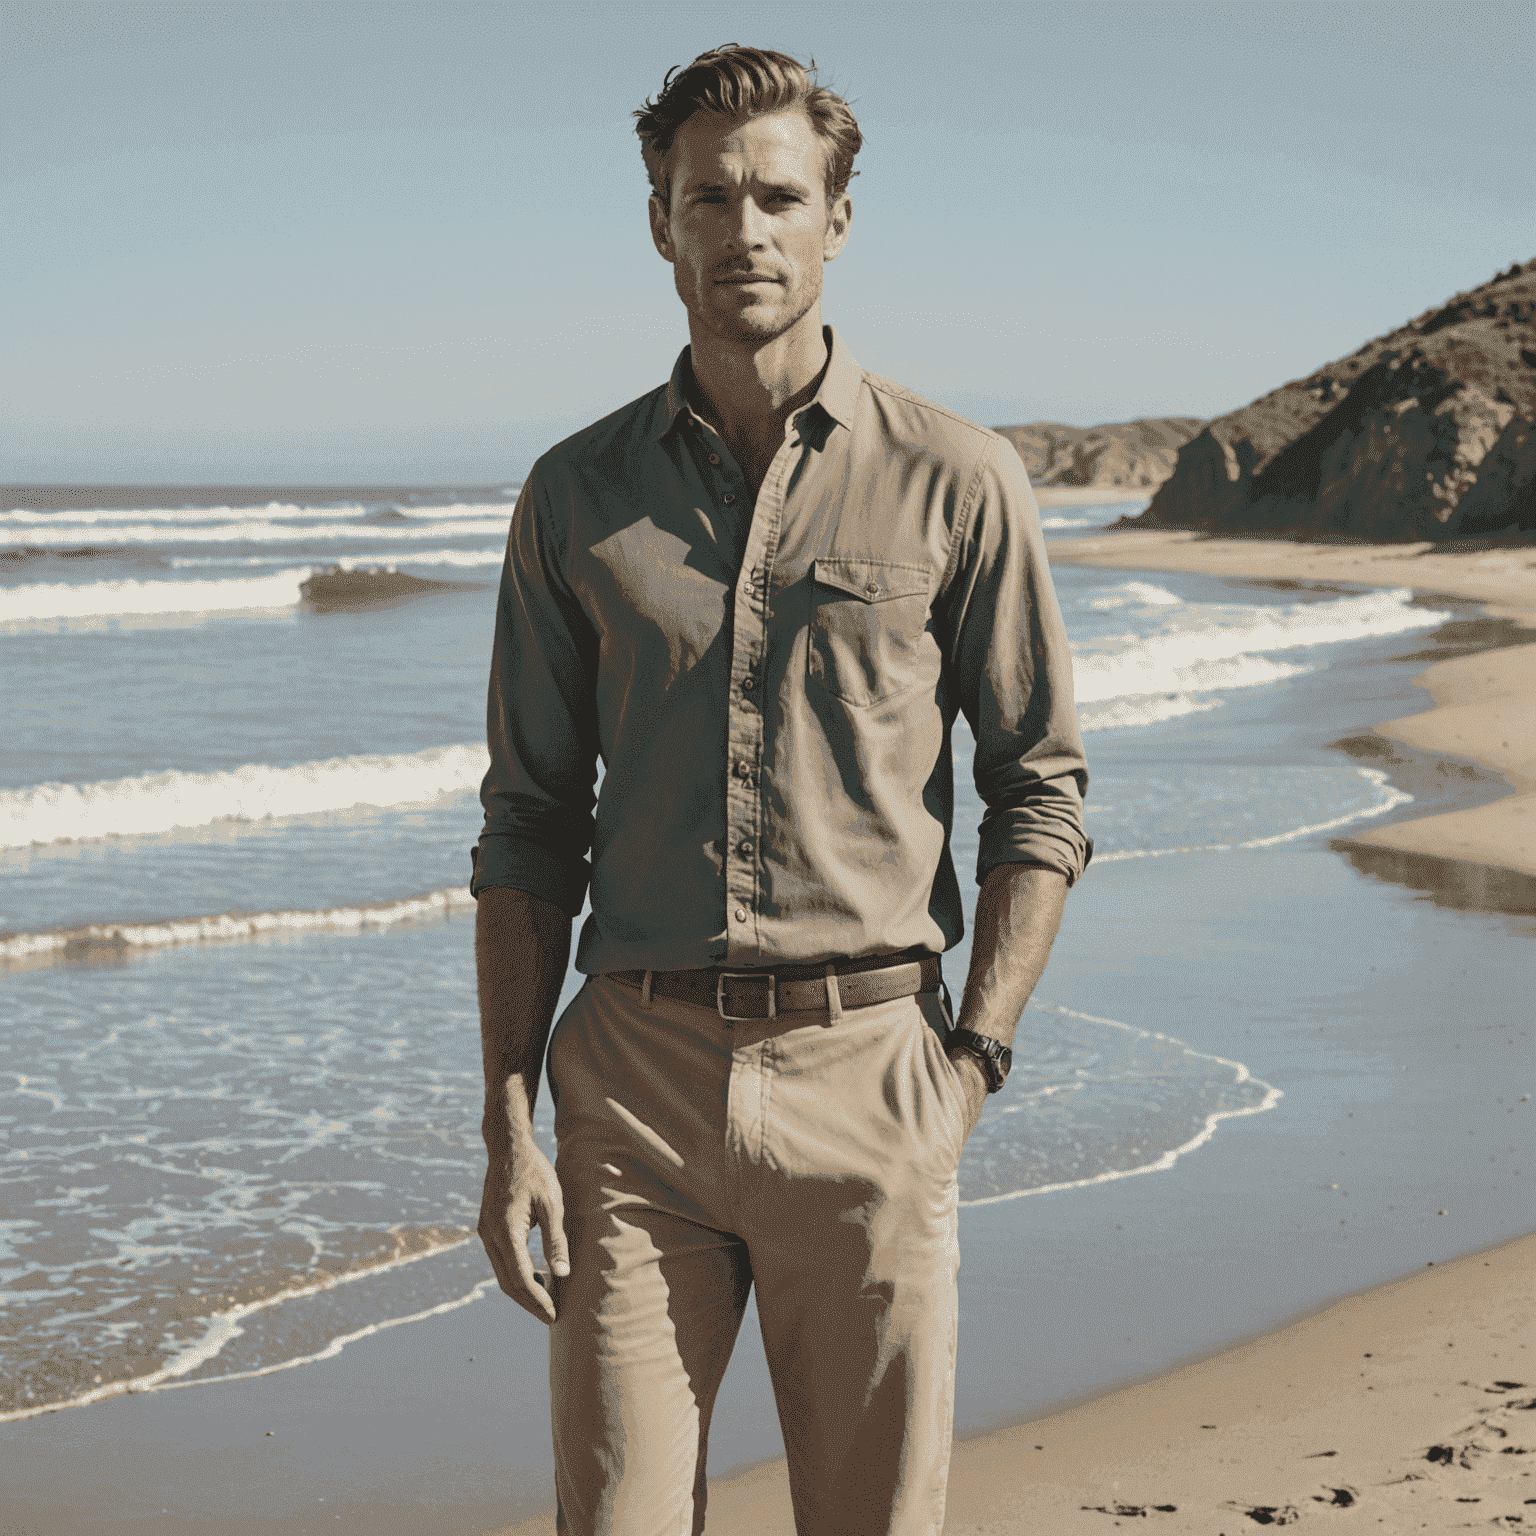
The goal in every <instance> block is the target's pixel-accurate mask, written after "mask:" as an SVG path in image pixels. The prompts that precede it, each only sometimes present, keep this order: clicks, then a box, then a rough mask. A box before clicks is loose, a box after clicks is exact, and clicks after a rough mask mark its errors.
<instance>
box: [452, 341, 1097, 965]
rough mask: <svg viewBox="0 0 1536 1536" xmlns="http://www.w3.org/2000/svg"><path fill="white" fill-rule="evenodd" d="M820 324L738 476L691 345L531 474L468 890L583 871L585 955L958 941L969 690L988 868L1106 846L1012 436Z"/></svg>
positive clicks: (983, 862)
mask: <svg viewBox="0 0 1536 1536" xmlns="http://www.w3.org/2000/svg"><path fill="white" fill-rule="evenodd" d="M825 336H826V340H827V344H828V349H829V358H828V362H827V367H826V371H825V373H824V374H823V376H822V382H821V385H820V388H819V390H818V391H817V394H816V397H815V399H814V400H812V401H811V402H810V404H808V405H806V406H805V407H804V408H803V409H801V410H799V411H796V412H795V413H794V414H793V415H792V416H791V417H790V419H789V421H788V422H787V423H786V426H785V432H784V441H783V443H782V445H781V446H780V447H779V449H778V452H777V453H776V454H775V456H774V459H773V462H772V464H771V465H770V466H769V469H768V473H767V475H766V477H765V478H764V480H763V482H762V486H761V488H760V489H759V490H758V492H757V494H756V496H755V497H754V496H753V494H752V490H751V488H750V486H749V484H748V482H747V479H746V476H745V475H744V474H743V472H742V470H741V467H740V466H739V465H738V464H737V463H736V461H735V459H734V458H733V456H732V455H731V453H730V452H729V450H728V449H727V448H726V446H725V444H724V442H723V441H722V440H721V438H720V437H719V436H718V434H717V433H716V432H715V431H714V430H713V429H712V428H711V427H710V426H709V425H708V424H707V423H706V422H704V421H703V420H702V419H701V418H700V417H699V416H698V415H696V414H695V412H694V411H693V410H692V408H691V407H690V406H689V404H688V401H687V399H686V396H685V386H686V385H687V383H688V382H689V379H690V372H689V361H688V350H687V349H686V348H685V349H684V350H683V353H682V354H681V356H680V357H679V358H678V361H677V366H676V367H675V368H674V370H673V373H672V377H671V380H670V382H669V383H667V384H666V385H665V386H664V387H662V388H659V389H656V390H653V391H651V392H650V393H649V394H646V395H643V396H642V397H641V398H640V399H639V400H636V401H634V402H633V403H632V404H630V405H627V406H625V407H624V408H623V409H622V410H619V411H616V412H614V414H613V415H611V416H608V417H605V418H604V419H603V420H602V421H599V422H597V423H596V424H595V425H594V426H591V427H588V428H587V429H586V430H585V431H582V432H578V433H577V434H576V435H575V436H574V437H571V438H567V439H566V441H565V442H563V443H561V444H559V445H558V446H557V447H555V448H552V449H551V450H550V451H549V452H548V453H546V454H545V455H544V456H543V457H542V458H540V459H539V461H538V462H537V464H535V466H534V468H533V470H532V472H531V473H530V474H529V476H528V479H527V481H526V482H525V484H524V485H523V488H522V493H521V495H520V496H519V497H518V501H517V507H516V509H515V511H514V512H513V516H512V526H511V531H510V534H509V537H508V542H507V555H506V561H505V564H504V566H503V568H502V577H501V592H500V597H499V599H498V603H497V609H496V634H495V644H494V649H493V654H492V659H491V683H490V700H489V708H488V730H489V744H490V753H491V766H490V771H489V772H488V773H487V774H486V776H485V781H484V784H483V786H482V789H481V801H482V803H483V804H484V807H485V826H484V830H483V831H482V833H481V836H480V843H479V847H478V850H477V857H476V869H475V876H474V882H473V889H474V890H475V892H476V893H477V894H478V893H479V892H480V891H482V890H484V889H485V888H486V887H487V886H498V885H499V886H511V887H513V888H515V889H518V890H522V891H527V892H529V893H531V894H532V895H534V896H538V897H542V898H543V899H544V900H546V901H549V902H553V903H554V904H555V905H557V906H559V907H562V908H564V909H565V910H566V911H567V912H569V913H570V914H572V915H573V916H575V915H576V914H577V913H578V912H579V911H580V909H581V906H582V901H583V897H584V895H585V894H586V893H587V892H588V889H589V886H590V897H591V913H590V915H589V917H588V918H587V920H586V923H585V924H584V926H583V928H582V932H581V937H580V941H579V943H578V946H577V953H576V965H577V968H578V969H579V970H581V971H584V972H587V973H588V974H594V973H600V972H605V971H613V970H638V969H647V970H658V971H660V970H677V969H684V968H693V967H700V966H712V965H729V966H732V967H737V966H739V967H744V968H750V967H757V966H772V965H777V964H805V963H812V962H820V961H823V960H830V959H835V958H839V957H844V956H849V957H852V956H862V955H874V954H888V953H896V952H899V951H903V950H908V949H927V950H932V951H935V952H937V951H942V950H944V949H947V948H948V947H949V946H951V945H952V944H954V943H955V942H956V941H957V940H958V939H959V938H960V936H961V933H962V931H963V918H962V909H961V900H960V889H959V884H958V881H957V879H956V876H955V869H954V864H953V862H952V860H951V857H950V851H949V834H950V827H951V824H952V821H953V813H954V781H953V758H952V753H951V747H950V732H951V728H952V727H953V725H954V721H955V715H956V712H957V711H960V712H963V713H964V715H965V718H966V720H967V721H968V722H969V724H970V726H971V729H972V731H973V732H974V735H975V739H976V754H975V766H974V772H975V781H976V788H977V791H978V793H979V794H980V797H981V799H982V801H983V802H984V803H985V806H986V811H985V814H984V815H983V817H982V819H981V826H980V831H979V855H978V863H977V872H976V873H977V879H978V880H979V879H982V878H983V877H985V875H986V874H987V872H988V871H989V870H990V869H992V868H993V867H994V866H996V865H998V864H1003V863H1009V862H1012V863H1019V864H1033V865H1039V866H1043V867H1045V868H1048V869H1054V870H1059V871H1060V872H1061V873H1062V874H1063V875H1065V876H1066V878H1067V879H1068V881H1072V880H1074V879H1076V877H1077V876H1078V875H1079V874H1080V873H1081V872H1082V869H1083V867H1084V865H1085V864H1086V863H1087V861H1088V857H1089V855H1090V853H1091V844H1090V843H1089V842H1088V840H1087V838H1086V837H1085V836H1084V832H1083V792H1084V790H1085V789H1086V787H1087V780H1088V775H1087V769H1086V766H1085V764H1084V759H1083V748H1082V741H1081V738H1080V737H1079V735H1078V729H1077V720H1076V714H1075V711H1074V708H1073V701H1072V672H1071V658H1070V655H1069V652H1068V648H1067V640H1066V634H1065V631H1064V630H1063V627H1062V622H1061V615H1060V611H1059V609H1058V607H1057V604H1056V597H1055V593H1054V591H1053V590H1052V587H1051V579H1050V572H1049V569H1048V567H1047V563H1046V556H1045V549H1044V545H1043V542H1042V538H1041V533H1040V519H1039V513H1038V511H1037V509H1036V506H1035V500H1034V496H1033V494H1032V493H1031V491H1030V488H1029V482H1028V479H1027V477H1026V475H1025V473H1024V466H1023V464H1022V462H1021V461H1020V459H1019V456H1018V454H1017V452H1016V451H1015V450H1014V448H1013V447H1012V445H1011V444H1009V443H1008V442H1007V441H1006V440H1005V439H1003V438H1001V437H999V436H998V435H997V434H996V433H994V432H989V431H986V430H985V429H983V428H981V427H977V426H974V425H972V424H971V423H970V422H968V421H965V420H963V419H962V418H961V417H959V416H956V415H954V414H953V413H952V412H950V411H947V410H944V409H943V408H942V407H941V406H937V405H934V404H932V403H930V402H929V401H926V400H923V399H920V398H919V397H918V396H916V395H914V394H912V393H911V392H910V391H909V390H906V389H903V388H901V387H900V386H899V385H896V384H892V383H889V382H888V381H887V380H885V379H881V378H878V377H876V376H875V375H873V374H869V373H865V372H864V371H863V370H862V369H861V368H860V367H859V366H858V364H857V363H856V362H855V361H854V360H853V358H852V357H851V356H850V355H849V353H848V351H847V348H846V347H845V345H844V344H843V342H842V341H840V340H839V339H838V338H837V336H836V334H835V333H834V332H833V331H832V329H831V328H830V327H828V328H827V330H826V331H825ZM599 759H600V760H601V762H602V765H603V773H602V781H601V786H600V788H598V789H596V791H595V790H594V786H595V785H596V783H597V764H598V761H599ZM589 852H590V863H589V862H588V858H587V855H588V853H589Z"/></svg>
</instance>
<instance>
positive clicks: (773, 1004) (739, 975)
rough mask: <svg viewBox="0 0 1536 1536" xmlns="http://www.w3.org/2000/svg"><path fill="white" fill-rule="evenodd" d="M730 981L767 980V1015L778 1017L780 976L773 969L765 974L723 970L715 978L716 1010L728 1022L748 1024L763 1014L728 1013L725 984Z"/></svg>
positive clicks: (771, 1017)
mask: <svg viewBox="0 0 1536 1536" xmlns="http://www.w3.org/2000/svg"><path fill="white" fill-rule="evenodd" d="M728 981H765V982H767V983H768V1013H767V1017H768V1018H770V1019H776V1018H778V1016H779V1001H778V977H776V976H775V975H774V974H773V972H772V971H769V972H767V973H766V974H764V973H763V972H762V971H721V972H720V974H719V975H718V976H717V977H716V979H715V1012H716V1013H718V1014H719V1015H720V1017H721V1018H722V1019H724V1020H725V1022H726V1023H727V1024H748V1023H752V1022H754V1021H755V1020H757V1019H760V1018H762V1017H763V1015H762V1014H758V1013H727V1012H726V1011H725V984H726V982H728Z"/></svg>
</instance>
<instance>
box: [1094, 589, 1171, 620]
mask: <svg viewBox="0 0 1536 1536" xmlns="http://www.w3.org/2000/svg"><path fill="white" fill-rule="evenodd" d="M1183 601H1184V599H1183V598H1182V597H1178V596H1176V595H1175V594H1174V593H1172V592H1170V591H1168V590H1167V588H1166V587H1154V586H1153V585H1152V584H1151V582H1147V581H1126V582H1122V583H1121V584H1120V585H1119V586H1118V587H1116V588H1114V589H1113V590H1112V591H1109V592H1106V593H1104V595H1103V596H1102V597H1096V598H1094V599H1093V600H1092V601H1091V602H1090V603H1089V604H1088V606H1089V607H1090V608H1096V609H1098V610H1099V611H1100V612H1101V613H1103V612H1108V611H1109V610H1110V609H1112V608H1127V607H1130V606H1131V605H1132V604H1134V605H1136V606H1138V607H1142V608H1170V607H1177V606H1179V605H1180V604H1182V603H1183Z"/></svg>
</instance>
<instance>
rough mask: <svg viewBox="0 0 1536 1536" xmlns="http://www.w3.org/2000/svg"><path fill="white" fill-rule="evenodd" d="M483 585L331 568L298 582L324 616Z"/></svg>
mask: <svg viewBox="0 0 1536 1536" xmlns="http://www.w3.org/2000/svg"><path fill="white" fill-rule="evenodd" d="M484 585H485V583H484V582H479V581H431V580H428V579H427V578H425V577H422V576H407V575H406V574H405V573H404V572H403V571H389V570H382V569H374V570H356V571H344V570H342V569H341V567H340V566H338V565H333V566H331V567H330V569H329V570H325V571H316V572H315V573H314V574H313V575H312V576H311V577H310V578H309V579H308V580H307V581H303V582H300V583H299V591H300V593H301V594H302V595H303V597H304V600H305V601H306V602H307V603H308V604H309V605H310V607H311V608H313V609H314V610H315V611H316V612H317V613H324V612H327V611H329V610H331V609H335V608H363V607H368V606H371V605H373V604H377V603H395V602H399V601H400V600H401V599H402V598H408V597H419V596H421V595H422V594H423V593H425V592H462V591H468V590H469V589H471V588H475V587H482V586H484Z"/></svg>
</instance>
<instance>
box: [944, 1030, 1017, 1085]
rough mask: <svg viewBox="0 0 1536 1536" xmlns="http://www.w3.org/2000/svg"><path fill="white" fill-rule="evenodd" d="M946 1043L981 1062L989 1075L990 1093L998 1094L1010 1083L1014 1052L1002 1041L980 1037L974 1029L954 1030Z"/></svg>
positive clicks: (988, 1036) (989, 1037)
mask: <svg viewBox="0 0 1536 1536" xmlns="http://www.w3.org/2000/svg"><path fill="white" fill-rule="evenodd" d="M944 1043H945V1045H946V1046H949V1045H958V1046H959V1047H960V1049H961V1050H962V1051H969V1052H970V1053H971V1055H972V1056H974V1057H976V1058H977V1060H979V1061H980V1062H981V1065H982V1069H983V1070H984V1071H985V1072H986V1074H987V1092H988V1093H996V1092H997V1090H998V1089H999V1088H1001V1087H1002V1086H1003V1084H1004V1083H1006V1082H1007V1081H1008V1069H1009V1068H1010V1067H1011V1066H1012V1065H1013V1051H1012V1049H1011V1048H1010V1047H1008V1046H1006V1045H1004V1044H1003V1042H1002V1041H1001V1040H994V1039H993V1038H992V1036H991V1035H978V1034H977V1033H976V1031H975V1030H974V1029H952V1030H950V1032H949V1038H948V1039H947V1040H946V1041H945V1042H944Z"/></svg>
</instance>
